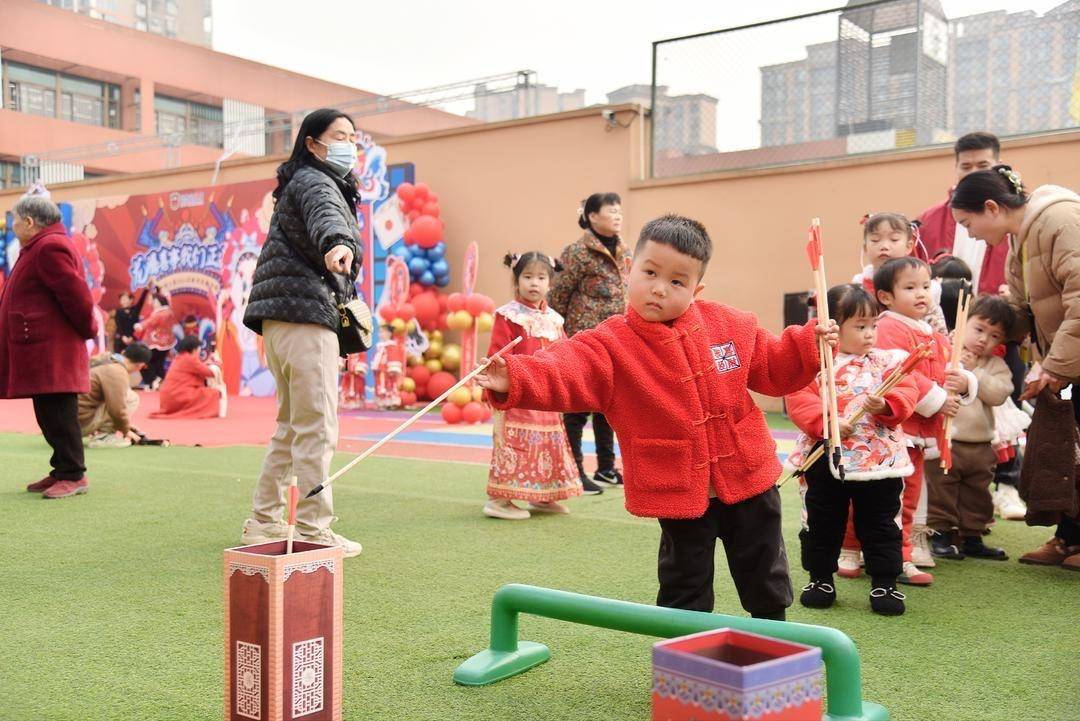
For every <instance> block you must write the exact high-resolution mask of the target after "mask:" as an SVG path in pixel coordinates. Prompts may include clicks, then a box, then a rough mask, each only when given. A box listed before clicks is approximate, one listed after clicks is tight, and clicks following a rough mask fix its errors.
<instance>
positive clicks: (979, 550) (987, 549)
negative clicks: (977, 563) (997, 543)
mask: <svg viewBox="0 0 1080 721" xmlns="http://www.w3.org/2000/svg"><path fill="white" fill-rule="evenodd" d="M964 553H966V554H967V555H969V556H971V557H972V558H986V559H989V560H991V561H1008V560H1009V554H1007V553H1005V549H1004V548H994V547H993V546H987V545H986V544H985V543H983V540H982V538H981V537H980V536H965V537H964Z"/></svg>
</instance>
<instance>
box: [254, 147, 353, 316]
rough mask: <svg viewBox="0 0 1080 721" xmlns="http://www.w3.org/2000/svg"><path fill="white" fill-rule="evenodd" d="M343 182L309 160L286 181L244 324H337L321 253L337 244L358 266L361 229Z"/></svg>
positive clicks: (267, 236)
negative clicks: (348, 250) (272, 322)
mask: <svg viewBox="0 0 1080 721" xmlns="http://www.w3.org/2000/svg"><path fill="white" fill-rule="evenodd" d="M346 190H347V186H345V185H344V183H343V182H342V181H339V180H337V179H336V178H334V177H332V176H331V175H330V173H329V171H324V170H322V169H320V168H318V167H316V166H314V165H307V166H303V167H301V168H300V169H299V170H297V171H296V173H295V174H294V175H293V177H292V179H291V180H290V181H289V183H288V185H286V186H285V189H284V191H282V193H281V197H280V198H279V199H278V202H277V206H276V207H275V208H274V215H273V217H272V218H271V219H270V230H269V231H268V232H267V234H266V242H265V243H264V244H263V248H262V252H261V253H259V262H258V264H257V265H256V266H255V277H254V279H253V282H252V286H251V296H250V297H249V299H248V307H247V312H246V313H244V325H246V326H247V327H248V328H251V329H252V330H253V331H255V332H256V333H260V334H261V333H262V324H263V321H264V320H278V321H285V322H287V323H313V324H315V325H321V326H325V327H326V328H329V329H330V330H335V329H336V328H337V323H338V317H337V304H336V303H335V302H334V299H333V296H332V294H331V292H330V286H329V285H328V282H327V280H326V277H325V275H326V271H325V262H324V260H323V256H324V255H326V253H328V252H329V251H330V249H331V248H333V247H334V246H337V245H344V246H346V247H348V248H349V249H350V250H351V251H352V252H353V258H354V260H353V268H352V274H353V276H354V277H355V275H356V273H357V272H358V271H359V268H360V254H361V247H360V228H359V226H357V224H356V212H355V210H354V206H353V205H352V204H351V203H350V202H349V201H348V200H346V197H345V192H346Z"/></svg>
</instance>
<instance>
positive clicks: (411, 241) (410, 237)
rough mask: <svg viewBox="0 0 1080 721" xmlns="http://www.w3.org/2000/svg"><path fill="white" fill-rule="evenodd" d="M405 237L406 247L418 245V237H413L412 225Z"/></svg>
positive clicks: (407, 229) (406, 231)
mask: <svg viewBox="0 0 1080 721" xmlns="http://www.w3.org/2000/svg"><path fill="white" fill-rule="evenodd" d="M403 237H404V238H405V245H416V237H415V236H414V235H413V229H412V226H411V225H410V226H409V227H408V228H406V229H405V235H404V236H403Z"/></svg>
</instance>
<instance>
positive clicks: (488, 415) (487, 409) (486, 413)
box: [481, 403, 491, 423]
mask: <svg viewBox="0 0 1080 721" xmlns="http://www.w3.org/2000/svg"><path fill="white" fill-rule="evenodd" d="M481 405H483V406H484V422H485V423H487V422H488V421H490V420H491V406H489V405H488V404H487V403H482V404H481Z"/></svg>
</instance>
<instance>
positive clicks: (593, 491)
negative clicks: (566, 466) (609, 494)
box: [581, 473, 604, 496]
mask: <svg viewBox="0 0 1080 721" xmlns="http://www.w3.org/2000/svg"><path fill="white" fill-rule="evenodd" d="M603 492H604V489H603V488H601V487H600V486H598V485H596V484H595V483H593V482H592V481H591V480H589V477H588V476H586V475H585V474H584V473H582V474H581V495H583V496H599V495H600V494H601V493H603Z"/></svg>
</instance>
